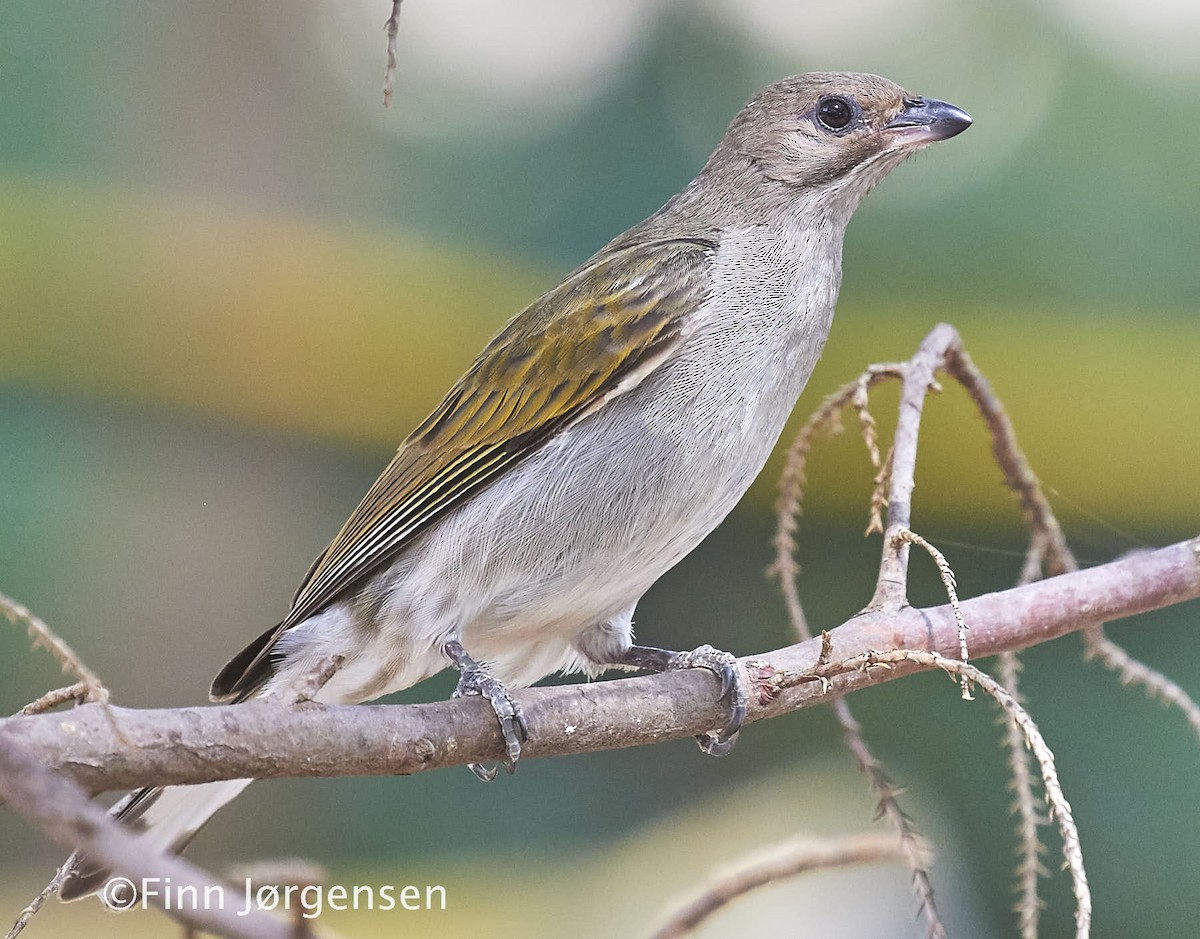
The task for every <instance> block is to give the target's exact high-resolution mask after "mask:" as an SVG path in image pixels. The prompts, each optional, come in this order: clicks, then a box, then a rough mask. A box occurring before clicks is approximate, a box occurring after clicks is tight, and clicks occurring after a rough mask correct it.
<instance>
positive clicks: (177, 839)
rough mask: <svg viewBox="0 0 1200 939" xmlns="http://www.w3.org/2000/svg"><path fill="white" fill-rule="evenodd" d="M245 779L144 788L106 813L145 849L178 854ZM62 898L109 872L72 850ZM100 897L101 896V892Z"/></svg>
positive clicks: (92, 888)
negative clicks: (133, 834)
mask: <svg viewBox="0 0 1200 939" xmlns="http://www.w3.org/2000/svg"><path fill="white" fill-rule="evenodd" d="M251 782H253V780H251V779H226V780H222V781H221V782H211V783H202V784H201V785H198V786H167V787H166V788H164V787H162V786H153V787H147V788H145V789H139V790H137V791H136V792H131V793H130V794H129V795H127V796H126V797H125V798H123V799H122V800H121V801H120V802H118V803H117V804H116V805H114V806H113V807H112V811H111V812H110V814H111V815H112V816H113V817H114V818H115V819H117V820H118V821H119V822H121V824H122V825H126V826H128V827H130V828H131V829H133V830H135V831H137V832H139V837H140V839H141V841H142V843H143V844H145V846H146V847H147V849H149V850H151V851H164V852H168V853H170V854H178V853H179V852H180V851H182V850H183V849H184V847H186V846H187V843H188V842H189V841H191V840H192V838H194V837H195V835H196V832H198V831H199V830H200V829H201V828H203V827H204V824H205V823H206V822H207V821H208V820H209V819H210V818H212V817H213V815H214V814H215V813H216V812H217V810H218V809H220V808H221V806H223V805H224V804H225V803H226V802H229V801H230V800H231V799H233V798H234V797H235V796H236V795H237V794H238V793H239V792H241V791H242V790H243V789H245V788H246V787H247V786H248V785H250V783H251ZM64 868H65V870H66V874H65V876H64V877H63V880H62V886H61V887H60V888H59V893H58V895H59V898H60V899H62V900H78V899H80V898H82V897H86V896H88V895H90V894H93V893H95V892H96V891H97V890H100V889H101V888H102V887H103V886H104V884H105V883H106V882H107V881H108V879H109V877H110V875H111V874H112V872H111V871H109V870H106V869H105V868H104V867H102V866H101V865H99V864H97V863H95V862H93V861H91V860H90V859H89V858H88V856H87V855H86V854H80V853H79V852H76V853H75V854H72V855H71V856H70V857H69V858H68V859H67V863H66V864H65V865H64ZM101 896H102V898H104V899H107V898H105V897H104V894H103V893H101Z"/></svg>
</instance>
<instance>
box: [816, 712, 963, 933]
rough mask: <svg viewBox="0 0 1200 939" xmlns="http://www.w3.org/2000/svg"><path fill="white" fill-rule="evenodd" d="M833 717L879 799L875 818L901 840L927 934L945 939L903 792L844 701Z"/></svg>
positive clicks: (919, 840) (925, 859)
mask: <svg viewBox="0 0 1200 939" xmlns="http://www.w3.org/2000/svg"><path fill="white" fill-rule="evenodd" d="M833 713H834V716H835V717H837V720H838V723H839V724H840V725H841V727H842V738H843V739H844V740H845V742H846V746H847V747H848V748H849V749H850V752H851V753H853V754H854V760H855V762H856V763H857V764H858V770H859V772H860V773H862V774H863V775H864V776H866V777H867V780H868V781H869V782H870V785H871V789H872V791H874V793H875V795H876V797H877V799H878V801H877V803H876V809H875V811H876V817H877V818H886V819H887V820H888V823H889V824H890V825H891V826H892V828H893V829H894V830H895V832H896V835H897V836H898V838H899V842H898V848H899V851H900V856H901V858H902V859H903V860H904V863H905V864H906V865H907V866H908V870H909V874H910V875H911V877H912V888H913V892H914V893H915V894H916V895H917V902H918V905H919V907H920V912H921V915H922V916H924V917H925V934H926V936H928V937H929V939H946V926H945V924H944V923H943V922H942V918H941V915H940V914H939V913H938V909H937V904H936V903H935V902H934V895H933V879H932V877H931V876H930V873H929V851H928V850H927V849H926V847H925V840H924V839H923V838H922V837H921V836H920V834H919V833H918V832H917V830H916V828H915V827H914V826H913V823H912V819H911V818H909V817H908V813H907V812H905V811H904V809H903V807H902V806H901V805H900V798H899V796H900V793H901V791H902V790H901V789H900V788H898V787H897V786H896V785H895V784H894V783H893V782H892V781H891V779H890V778H889V777H888V775H887V772H886V771H885V770H884V768H883V764H882V763H880V762H879V760H878V759H877V758H876V757H875V754H874V753H872V752H871V748H870V747H869V746H868V745H867V741H866V738H865V737H863V735H862V728H861V727H860V726H859V723H858V720H857V719H856V718H855V717H854V714H853V712H852V711H851V710H850V705H849V704H847V703H846V699H845V698H838V699H837V700H835V701H834V702H833Z"/></svg>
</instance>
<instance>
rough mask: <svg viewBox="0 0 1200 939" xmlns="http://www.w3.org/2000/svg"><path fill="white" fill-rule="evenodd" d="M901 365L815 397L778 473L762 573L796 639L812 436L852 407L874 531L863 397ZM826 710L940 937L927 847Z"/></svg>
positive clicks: (879, 487) (874, 370) (878, 483)
mask: <svg viewBox="0 0 1200 939" xmlns="http://www.w3.org/2000/svg"><path fill="white" fill-rule="evenodd" d="M904 369H905V365H904V364H903V363H895V362H891V363H882V364H878V365H872V366H869V367H868V368H867V369H866V370H865V371H864V372H863V373H862V374H861V375H859V376H858V378H856V379H854V380H853V381H851V382H847V383H846V384H845V385H843V386H842V387H841V388H839V389H838V390H837V391H835V392H834V393H833V394H832V395H829V396H828V397H827V398H826V399H825V400H824V401H823V402H822V403H821V406H820V407H819V408H818V409H817V411H816V412H815V413H814V414H813V415H812V416H811V417H810V418H809V419H808V420H807V421H806V422H805V424H804V425H803V427H801V429H800V432H799V433H798V434H797V435H796V438H795V440H794V441H793V442H792V445H791V446H790V447H789V448H788V452H787V458H786V461H785V463H784V469H783V473H782V474H781V475H780V479H779V497H778V500H777V502H776V534H775V539H774V545H775V561H774V563H773V564H772V565H771V567H770V569H769V570H768V574H774V575H775V576H776V577H777V579H778V582H779V587H780V590H781V591H782V593H783V597H784V603H785V605H786V607H787V612H788V618H789V620H790V621H791V624H792V629H793V630H794V631H795V633H796V635H797V636H798V637H799V638H800V639H808V638H810V637H811V635H812V633H811V630H810V629H809V626H808V622H807V619H806V617H805V615H804V608H803V605H802V604H801V602H800V595H799V591H798V586H797V581H796V578H797V575H798V574H799V571H800V568H799V565H798V564H797V562H796V540H795V532H796V529H797V526H798V524H799V515H800V511H801V506H802V504H803V498H804V485H805V481H806V478H805V470H806V467H807V463H808V454H809V453H810V451H811V450H812V445H813V442H814V441H815V440H816V438H817V437H818V436H819V435H821V434H835V433H840V432H841V430H842V424H841V419H840V415H841V412H842V410H843V409H845V408H847V407H853V408H854V411H855V413H856V415H857V416H858V424H859V430H860V432H861V434H862V438H863V443H864V444H865V446H866V448H867V456H868V458H869V459H870V461H871V465H872V466H873V467H874V468H875V470H876V473H875V478H874V484H873V487H872V490H871V502H870V507H869V520H868V523H867V534H868V535H869V534H871V533H872V532H876V531H879V532H882V531H883V520H882V517H881V512H882V511H883V509H884V508H885V507H886V506H887V503H888V496H887V493H886V487H887V486H888V485H889V484H890V483H891V471H890V467H891V465H892V451H891V449H890V448H889V450H888V455H887V459H886V460H882V459H881V458H880V454H879V436H878V431H877V425H876V422H875V419H874V417H873V416H872V414H871V411H870V407H869V395H870V390H871V388H872V387H873V386H875V385H877V384H879V383H880V382H882V381H885V380H887V379H902V378H903V377H904ZM822 643H823V645H822V650H821V657H820V658H819V659H818V664H823V663H824V662H825V661H826V660H828V658H829V645H828V643H829V634H828V633H827V632H823V633H822ZM833 714H834V717H835V718H836V719H837V722H838V724H839V725H840V726H841V729H842V737H843V739H844V740H845V742H846V747H847V749H849V750H850V752H851V753H852V754H853V755H854V760H855V763H856V765H857V766H858V770H859V772H861V773H862V774H863V775H864V776H866V777H867V781H868V783H869V785H870V787H871V789H872V791H873V792H874V793H875V796H876V800H877V802H876V806H877V808H876V812H877V816H878V817H881V818H885V819H887V821H888V823H889V824H890V825H891V826H892V829H893V830H894V831H895V833H896V836H897V839H898V847H899V850H900V854H901V857H902V858H903V860H904V861H905V863H906V864H907V866H908V869H909V872H910V874H911V877H912V885H913V892H914V893H915V894H916V897H917V902H918V904H919V906H920V910H921V915H922V916H924V918H925V923H926V932H927V935H928V936H929V939H945V936H946V928H945V925H944V924H943V923H942V920H941V917H940V915H939V914H938V911H937V904H936V902H935V900H934V894H933V881H932V878H931V877H930V873H929V862H928V859H927V858H928V852H927V851H926V850H925V849H924V847H923V845H924V842H923V839H921V837H920V835H919V834H918V833H917V831H916V829H915V828H914V826H913V824H912V820H911V819H910V818H909V817H908V814H907V813H906V812H905V811H904V809H903V808H902V807H901V805H900V800H899V795H900V790H899V789H898V788H897V787H896V786H895V785H894V784H893V783H892V781H891V779H889V778H888V775H887V772H886V771H885V770H884V768H883V764H882V763H880V761H879V760H878V759H877V758H876V757H875V755H874V753H872V752H871V748H870V746H868V744H867V741H866V738H864V737H863V735H862V727H861V725H860V724H859V723H858V720H857V719H856V718H855V717H854V712H853V711H852V710H851V709H850V705H849V704H847V703H846V700H845V699H844V698H837V699H836V700H835V701H834V702H833Z"/></svg>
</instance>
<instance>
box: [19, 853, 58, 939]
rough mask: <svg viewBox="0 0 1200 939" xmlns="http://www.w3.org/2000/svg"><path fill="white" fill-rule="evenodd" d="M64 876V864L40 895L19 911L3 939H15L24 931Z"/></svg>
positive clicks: (56, 889) (56, 890)
mask: <svg viewBox="0 0 1200 939" xmlns="http://www.w3.org/2000/svg"><path fill="white" fill-rule="evenodd" d="M66 876H67V867H66V865H65V864H64V865H63V866H62V867H60V868H59V869H58V870H57V871H55V873H54V879H53V880H51V881H50V883H48V884H46V886H44V887H43V888H42V891H41V893H39V894H38V895H37V896H36V897H34V898H33V899H32V900H30V901H29V903H28V904H27V905H26V907H25V909H23V910H21V912H20V913H19V914H18V915H17V919H16V921H15V922H14V923H13V924H12V928H11V929H9V931H8V934H7V935H5V937H4V939H17V936H19V935H20V934H21V933H22V932H23V931H24V929H25V927H26V926H28V925H29V921H30V920H31V919H33V917H34V916H36V915H37V912H38V910H40V909H41V908H42V904H44V903H45V902H46V901H47V900H48V899H49V898H50V897H52V896H54V894H55V893H57V892H58V888H59V887H60V886H61V885H62V882H63V880H64V879H65V878H66Z"/></svg>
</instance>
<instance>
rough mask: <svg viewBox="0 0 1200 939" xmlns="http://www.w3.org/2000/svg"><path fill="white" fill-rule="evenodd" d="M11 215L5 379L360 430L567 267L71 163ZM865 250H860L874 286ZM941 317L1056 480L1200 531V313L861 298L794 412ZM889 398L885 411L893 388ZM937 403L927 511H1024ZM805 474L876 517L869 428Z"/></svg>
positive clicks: (3, 235)
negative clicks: (199, 194)
mask: <svg viewBox="0 0 1200 939" xmlns="http://www.w3.org/2000/svg"><path fill="white" fill-rule="evenodd" d="M0 214H2V217H3V219H4V224H3V225H2V226H0V328H2V330H3V335H2V341H0V376H2V377H3V378H4V379H7V380H13V379H16V380H19V381H24V382H29V383H36V384H40V385H44V386H48V387H54V388H60V389H67V390H71V391H75V392H83V393H88V394H98V395H104V396H109V397H120V398H130V399H136V400H144V401H149V402H155V403H160V404H165V405H169V406H173V407H183V408H187V409H190V410H196V411H202V412H210V413H214V414H218V415H222V416H225V417H228V418H232V419H235V420H238V421H245V422H251V423H260V424H264V425H270V426H275V427H283V428H289V429H293V430H297V431H301V432H305V433H312V434H319V435H326V436H333V437H338V438H342V439H345V440H348V441H353V442H359V443H368V442H369V443H372V444H375V443H384V444H387V445H389V446H391V445H394V444H395V443H397V442H398V441H399V440H400V439H401V438H402V437H403V436H404V435H405V434H406V433H407V432H408V431H409V430H410V429H411V428H412V427H413V426H415V425H416V424H417V423H418V422H419V421H420V420H421V418H422V417H424V416H425V415H426V414H427V413H428V411H429V410H430V409H431V408H432V407H433V405H434V404H435V403H436V401H437V400H438V399H439V398H440V396H441V394H442V393H443V392H444V391H445V389H446V388H448V387H449V385H450V383H451V382H452V381H453V380H454V379H455V378H456V377H457V376H458V375H459V374H460V373H461V372H462V371H463V370H464V369H465V368H466V367H467V366H468V365H469V364H470V362H471V359H472V358H473V356H474V354H475V353H476V352H477V351H478V350H479V349H480V348H481V347H482V345H483V343H484V342H485V341H486V340H487V338H488V337H489V336H490V335H492V334H493V333H494V332H495V330H496V329H497V328H499V326H500V325H501V324H502V323H503V322H504V321H505V320H506V319H507V318H508V317H510V316H511V315H512V314H513V313H515V312H516V311H517V310H519V309H520V308H521V307H523V306H524V305H525V304H527V303H528V302H529V301H531V300H532V299H533V298H534V297H535V296H536V295H537V294H538V293H539V292H540V291H541V290H543V289H545V288H546V287H549V286H550V285H552V283H553V282H554V281H555V279H556V278H555V276H554V275H553V274H551V273H548V272H544V271H543V272H538V271H535V270H534V269H533V268H532V267H531V266H529V265H527V264H525V263H523V262H520V261H516V260H506V259H503V258H495V257H483V256H480V255H473V254H470V253H467V252H465V251H462V250H458V249H452V248H447V247H440V246H436V245H432V244H430V243H428V242H425V241H422V240H420V239H417V238H414V237H411V236H407V235H401V234H397V233H395V232H391V231H383V230H379V231H364V230H353V229H349V228H346V227H339V226H333V225H324V224H321V223H320V222H317V221H305V220H295V219H291V220H283V219H279V218H268V217H263V216H257V215H254V214H252V213H250V212H235V211H231V210H229V209H228V208H225V207H214V206H212V205H210V204H206V203H203V202H198V201H195V200H190V199H182V198H175V197H170V198H168V197H165V196H157V197H151V196H146V195H136V194H130V193H126V192H112V191H109V192H96V191H93V190H90V189H84V188H79V187H78V186H71V185H68V184H65V183H47V182H31V181H28V180H19V179H12V178H10V179H7V180H0ZM863 268H864V265H863V264H861V263H856V259H855V258H853V257H850V258H847V260H846V269H847V279H848V280H851V279H852V280H854V281H855V282H856V286H857V285H858V284H861V285H863V287H865V288H869V287H870V284H869V283H868V282H867V278H868V277H869V273H868V272H867V271H865V270H864V269H863ZM858 293H859V295H860V296H861V295H862V288H860V289H859V292H858ZM1198 304H1200V299H1198ZM939 320H947V321H950V322H953V323H955V325H957V326H958V327H959V330H960V331H961V332H962V334H963V336H964V338H965V340H966V343H967V346H968V348H969V349H970V350H971V352H972V354H973V356H974V357H975V360H976V362H977V363H978V364H979V366H980V367H981V368H982V369H983V370H984V372H985V373H986V374H987V375H988V377H989V379H990V380H991V381H992V384H993V386H994V388H995V390H996V392H997V393H998V394H999V395H1000V397H1001V399H1002V400H1003V401H1004V402H1005V403H1006V404H1007V406H1008V408H1009V410H1010V413H1011V414H1012V416H1013V419H1014V420H1015V422H1016V426H1017V431H1018V434H1019V437H1020V439H1021V441H1022V443H1023V445H1024V446H1025V448H1026V449H1027V451H1028V452H1029V453H1030V455H1031V457H1032V458H1033V462H1034V467H1035V469H1036V470H1037V472H1038V473H1039V475H1041V476H1042V478H1043V479H1044V480H1045V481H1046V482H1048V483H1049V484H1050V485H1052V486H1054V487H1055V488H1056V489H1058V490H1061V491H1062V493H1063V494H1064V495H1065V496H1066V497H1067V498H1068V499H1069V500H1072V501H1073V502H1076V503H1079V504H1080V505H1081V506H1084V507H1086V509H1087V510H1088V511H1090V512H1093V513H1096V514H1098V515H1101V516H1103V517H1104V518H1106V519H1109V520H1110V521H1111V522H1112V523H1113V524H1117V525H1125V524H1131V523H1136V524H1138V525H1143V524H1146V525H1168V526H1170V527H1172V528H1178V529H1181V530H1191V529H1195V528H1198V527H1200V468H1198V462H1200V461H1198V459H1197V457H1198V451H1200V446H1198V445H1197V436H1198V434H1200V394H1197V390H1198V389H1200V328H1197V327H1196V325H1195V322H1196V321H1195V320H1194V319H1184V318H1178V317H1177V318H1171V317H1167V316H1162V315H1155V313H1154V312H1153V311H1146V310H1119V311H1104V312H1102V313H1099V312H1089V311H1081V310H1070V311H1066V310H1028V309H1012V308H1006V307H1004V306H1003V305H999V304H998V305H997V306H996V307H995V308H992V309H979V308H978V307H971V308H965V307H964V308H958V307H956V306H954V305H953V303H952V302H950V301H946V302H944V303H941V304H939V303H938V302H937V301H936V300H931V301H929V304H928V305H927V306H921V307H918V306H916V305H915V304H912V303H906V302H905V301H903V300H902V301H901V302H900V304H899V305H897V304H895V303H894V302H893V301H892V300H891V299H887V300H883V299H881V300H879V301H874V302H873V303H872V304H871V305H870V306H868V305H866V304H863V303H861V302H860V303H857V304H847V303H843V304H842V307H841V309H840V311H839V316H838V321H837V322H836V324H835V326H834V332H833V335H832V336H831V338H830V341H829V343H828V345H827V347H826V355H825V358H824V359H823V360H822V362H821V364H820V365H819V367H818V369H817V372H816V374H815V375H814V377H813V379H812V381H811V382H810V383H809V390H808V391H807V392H806V393H805V396H804V398H803V399H802V402H801V408H800V410H799V411H798V413H804V414H806V413H808V411H810V410H811V409H812V407H813V406H814V405H815V403H816V402H817V400H818V399H819V397H820V396H821V395H824V394H826V393H827V392H829V391H831V390H832V389H833V388H835V387H836V386H837V385H838V384H840V383H841V382H843V381H845V380H847V379H849V378H850V377H852V376H853V375H855V374H856V373H857V372H858V371H859V370H860V369H861V368H862V366H863V365H865V364H866V363H868V362H871V361H883V360H888V359H899V358H905V357H907V356H908V355H910V354H911V352H912V350H913V349H914V348H915V347H916V345H917V343H918V342H919V341H920V339H921V337H922V336H923V335H924V333H925V332H927V331H928V329H929V328H930V327H932V326H933V325H934V323H936V322H938V321H939ZM877 401H878V404H877V407H876V416H877V418H878V419H879V420H880V423H881V426H882V427H883V428H885V429H886V428H888V427H889V426H890V422H891V420H892V415H893V410H894V401H895V396H894V394H892V393H891V392H889V391H886V390H884V391H881V392H879V394H878V395H877ZM927 414H928V418H927V423H926V426H925V429H924V434H923V441H922V450H921V454H922V459H921V469H920V473H919V477H918V490H917V496H916V498H917V503H916V514H915V520H916V521H917V523H918V524H920V523H921V522H922V521H923V520H927V521H930V522H935V521H936V522H941V521H944V520H946V519H948V518H950V517H951V516H953V517H954V518H956V519H959V520H961V521H963V522H965V523H967V524H971V523H973V522H974V521H976V520H978V521H981V522H982V521H988V522H989V523H990V522H994V521H995V520H996V519H998V518H1002V517H1004V516H1005V515H1008V516H1011V517H1013V518H1015V517H1016V513H1015V507H1014V504H1013V501H1012V499H1011V498H1010V497H1009V496H1008V495H1007V493H1006V492H1005V491H1004V490H1003V489H1002V487H1001V486H1000V485H999V476H998V475H997V474H996V472H995V471H994V470H993V469H992V468H991V466H990V463H989V462H988V461H989V455H988V448H987V439H986V436H985V435H984V433H983V431H982V430H981V429H980V427H979V426H978V425H977V424H976V423H975V422H974V421H972V420H971V418H970V409H969V405H968V403H967V402H966V399H965V396H964V395H962V394H961V393H959V392H956V391H954V390H952V389H951V390H948V393H947V394H946V395H944V396H942V398H941V399H938V400H935V401H933V402H932V403H931V404H930V406H929V408H928V409H927ZM852 424H853V421H850V422H848V426H850V425H852ZM847 436H849V435H847ZM777 472H778V457H777V458H776V461H775V463H773V464H772V465H771V467H769V469H768V474H767V476H766V477H765V478H764V480H763V481H762V482H760V483H759V484H757V485H756V487H755V488H754V490H752V498H754V499H757V500H758V501H759V502H760V503H761V504H766V503H768V502H769V501H770V499H771V498H772V495H773V482H772V480H773V479H774V478H775V476H776V475H777ZM810 475H811V479H812V481H811V489H812V498H811V499H810V500H809V502H810V506H811V507H812V509H814V510H817V511H821V512H822V513H824V512H827V511H836V512H839V513H842V512H850V513H859V514H860V515H861V517H862V518H863V520H864V523H865V508H864V507H865V504H866V498H867V493H868V492H869V487H870V475H871V474H870V470H869V467H868V466H867V463H866V458H865V455H864V454H863V452H862V447H861V444H860V443H858V442H857V441H856V440H854V439H849V440H843V441H840V442H838V443H835V444H831V445H825V446H823V447H822V448H821V449H820V450H819V451H818V453H817V454H816V455H815V457H814V462H813V465H812V473H811V474H810ZM1064 511H1065V512H1066V514H1068V515H1069V514H1070V512H1071V510H1070V509H1069V508H1068V509H1065V510H1064Z"/></svg>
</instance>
